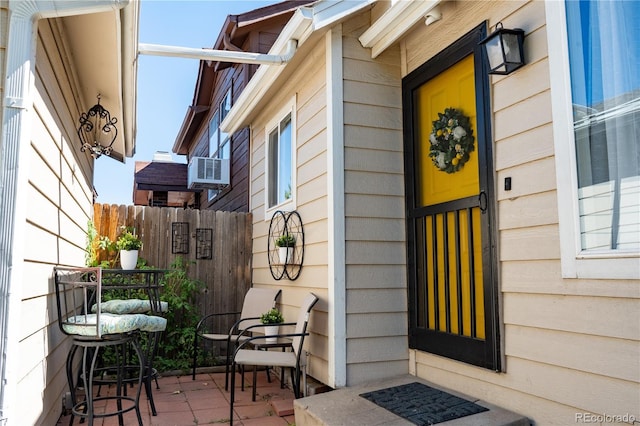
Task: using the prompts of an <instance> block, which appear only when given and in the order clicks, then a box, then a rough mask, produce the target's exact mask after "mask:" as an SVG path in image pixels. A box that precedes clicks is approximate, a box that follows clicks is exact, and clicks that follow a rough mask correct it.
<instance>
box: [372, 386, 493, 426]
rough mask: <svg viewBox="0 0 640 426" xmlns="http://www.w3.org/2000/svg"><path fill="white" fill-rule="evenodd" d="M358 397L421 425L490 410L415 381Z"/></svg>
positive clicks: (425, 425) (424, 425)
mask: <svg viewBox="0 0 640 426" xmlns="http://www.w3.org/2000/svg"><path fill="white" fill-rule="evenodd" d="M360 396H361V397H363V398H365V399H368V400H369V401H371V402H373V403H374V404H377V405H379V406H380V407H382V408H384V409H386V410H389V411H391V412H392V413H393V414H395V415H397V416H400V417H402V418H405V419H407V420H408V421H410V422H411V423H413V424H416V425H420V426H427V425H434V424H436V423H442V422H446V421H448V420H453V419H458V418H460V417H465V416H470V415H472V414H477V413H482V412H483V411H489V409H488V408H485V407H482V406H480V405H478V404H474V403H473V402H471V401H467V400H466V399H462V398H458V397H457V396H455V395H451V394H450V393H447V392H443V391H441V390H439V389H434V388H432V387H430V386H427V385H423V384H422V383H417V382H414V383H409V384H406V385H401V386H394V387H391V388H386V389H380V390H377V391H373V392H367V393H363V394H360Z"/></svg>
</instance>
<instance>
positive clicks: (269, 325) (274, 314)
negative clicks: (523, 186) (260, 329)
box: [260, 308, 284, 342]
mask: <svg viewBox="0 0 640 426" xmlns="http://www.w3.org/2000/svg"><path fill="white" fill-rule="evenodd" d="M260 322H261V323H262V324H264V325H266V327H265V328H264V334H265V336H274V335H276V334H278V327H279V326H278V324H280V323H283V322H284V318H283V317H282V314H281V313H280V311H279V310H278V308H271V309H270V310H269V311H268V312H265V313H264V314H262V315H260ZM266 340H267V342H275V341H277V340H278V338H277V337H267V339H266Z"/></svg>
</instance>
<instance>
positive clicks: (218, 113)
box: [207, 88, 233, 202]
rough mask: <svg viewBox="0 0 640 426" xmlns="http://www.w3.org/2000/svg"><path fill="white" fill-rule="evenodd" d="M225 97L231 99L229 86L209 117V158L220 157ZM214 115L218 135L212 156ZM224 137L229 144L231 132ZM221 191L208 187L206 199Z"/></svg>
mask: <svg viewBox="0 0 640 426" xmlns="http://www.w3.org/2000/svg"><path fill="white" fill-rule="evenodd" d="M227 97H229V99H230V100H231V101H233V98H232V95H231V88H229V89H228V90H227V93H225V95H224V96H223V98H222V100H221V101H220V102H218V107H217V109H216V110H215V111H214V113H213V116H211V118H210V119H209V157H210V158H220V152H219V149H220V142H222V141H221V140H220V133H221V132H222V130H221V129H220V124H221V123H222V120H224V118H223V117H221V112H222V108H223V105H224V103H225V101H226V100H227ZM228 114H229V111H227V115H228ZM215 116H218V125H217V128H216V132H217V135H218V140H217V141H216V147H215V148H216V150H215V154H216V157H213V153H212V152H211V151H212V150H211V122H212V121H213V117H215ZM225 117H226V116H225ZM226 139H228V141H227V143H229V144H230V143H231V134H229V133H227V138H226ZM229 160H231V152H230V153H229ZM221 192H222V190H220V189H209V190H207V201H208V202H211V201H213V200H215V199H216V198H217V197H218V195H220V193H221Z"/></svg>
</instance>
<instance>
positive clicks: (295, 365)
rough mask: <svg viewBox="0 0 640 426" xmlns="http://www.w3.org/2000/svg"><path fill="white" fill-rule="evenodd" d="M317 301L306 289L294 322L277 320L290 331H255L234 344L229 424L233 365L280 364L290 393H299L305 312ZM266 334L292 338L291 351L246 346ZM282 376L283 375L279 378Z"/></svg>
mask: <svg viewBox="0 0 640 426" xmlns="http://www.w3.org/2000/svg"><path fill="white" fill-rule="evenodd" d="M317 301H318V297H317V296H316V295H315V294H313V293H309V294H308V295H307V296H306V297H305V298H304V300H303V302H302V305H301V306H300V311H299V313H298V319H297V321H296V322H289V323H281V324H279V325H280V327H281V328H282V326H295V329H294V332H293V333H281V334H277V335H273V336H268V335H259V336H254V337H250V338H248V339H246V340H244V341H243V342H242V343H240V344H239V345H238V348H237V349H236V351H235V352H234V354H233V358H232V360H231V397H230V407H231V408H230V417H229V418H230V425H233V402H234V399H235V379H236V374H235V372H236V366H238V367H244V366H247V365H250V366H253V367H254V372H255V367H258V366H263V367H267V368H268V367H284V368H289V369H290V370H291V383H292V386H293V393H294V395H295V397H296V398H300V396H301V395H302V392H301V388H300V376H301V375H304V382H306V352H305V351H303V349H302V347H303V345H304V338H305V336H307V335H309V333H307V324H308V323H309V315H310V313H311V309H313V306H314V305H315V304H316V302H317ZM260 327H264V325H263V324H258V325H255V326H252V327H249V328H248V329H247V330H246V331H245V332H247V333H248V332H251V331H252V330H255V329H257V328H260ZM266 337H277V338H290V339H292V351H290V352H280V351H262V350H255V349H247V347H249V346H250V345H251V344H252V342H254V341H256V340H258V339H260V340H264V339H265V338H266ZM281 380H284V377H282V378H281ZM255 388H256V379H255V374H254V376H253V389H254V390H255Z"/></svg>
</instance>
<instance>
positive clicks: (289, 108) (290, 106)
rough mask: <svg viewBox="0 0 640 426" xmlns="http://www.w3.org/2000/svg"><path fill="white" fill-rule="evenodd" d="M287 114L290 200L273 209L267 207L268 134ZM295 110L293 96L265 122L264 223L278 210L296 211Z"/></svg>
mask: <svg viewBox="0 0 640 426" xmlns="http://www.w3.org/2000/svg"><path fill="white" fill-rule="evenodd" d="M287 114H291V198H290V199H288V200H287V201H285V202H283V203H280V204H276V205H275V206H273V207H269V173H270V170H269V133H270V132H271V131H272V130H273V129H274V128H275V127H277V126H278V125H279V124H280V122H281V121H282V119H283V118H284V117H286V115H287ZM297 133H298V131H297V108H296V97H295V96H293V97H292V98H291V99H290V100H289V101H288V102H286V103H285V104H284V105H283V107H282V108H281V109H280V110H279V111H278V113H277V114H274V115H273V117H272V118H271V119H270V120H269V121H268V122H267V125H266V127H265V129H264V140H265V143H264V162H265V167H264V207H265V215H264V217H265V221H270V220H271V216H273V213H274V212H276V211H278V210H287V211H293V210H295V209H296V198H297V185H296V170H297V151H298V149H297V137H296V136H297Z"/></svg>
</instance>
